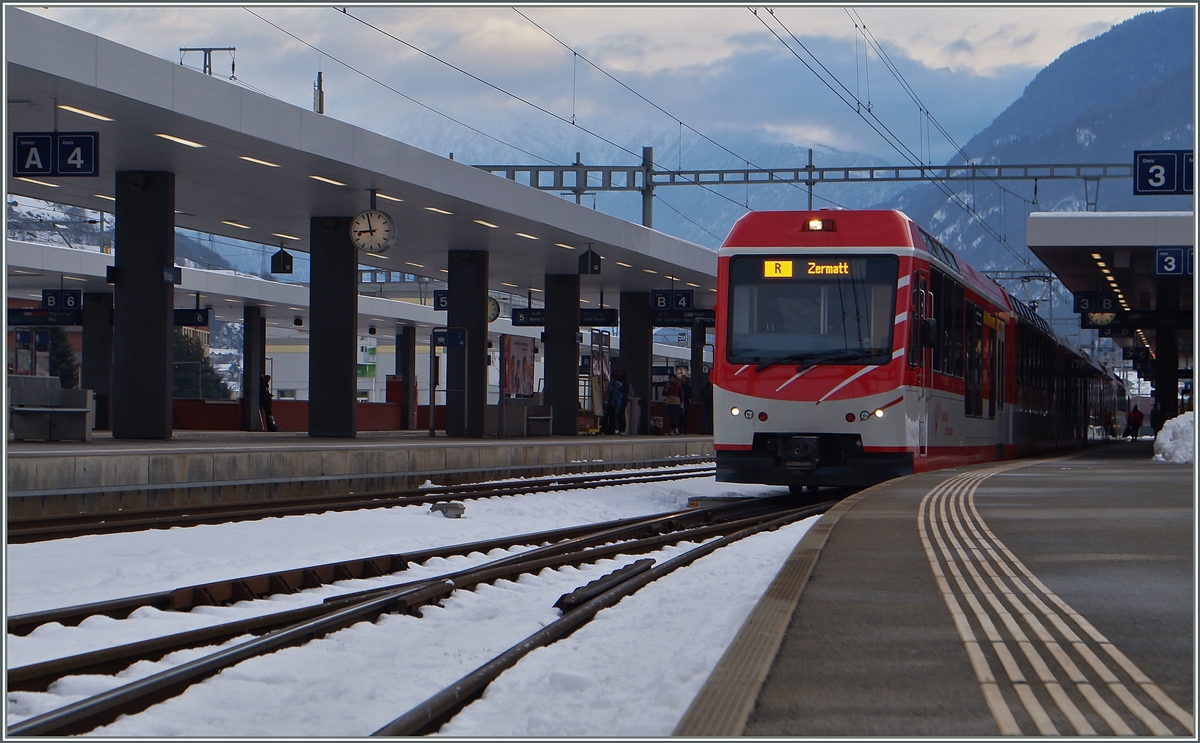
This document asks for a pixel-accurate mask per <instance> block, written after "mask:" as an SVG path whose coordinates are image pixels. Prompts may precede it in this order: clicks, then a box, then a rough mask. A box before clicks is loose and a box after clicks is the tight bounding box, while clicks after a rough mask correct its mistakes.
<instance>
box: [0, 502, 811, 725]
mask: <svg viewBox="0 0 1200 743" xmlns="http://www.w3.org/2000/svg"><path fill="white" fill-rule="evenodd" d="M730 492H736V493H745V494H766V493H775V492H783V491H782V489H780V488H771V487H766V486H755V485H737V486H731V485H729V484H726V483H716V482H714V481H713V480H712V478H704V479H696V480H686V481H679V482H675V483H653V484H645V485H633V486H623V487H613V488H603V489H595V490H579V491H567V492H562V493H549V494H540V495H525V496H513V497H505V498H497V499H489V500H482V501H468V502H467V504H466V505H467V512H466V515H465V516H464V517H463V518H461V519H446V518H444V517H442V516H441V515H440V514H431V513H429V512H428V507H426V506H409V507H403V508H400V507H397V508H384V509H375V510H371V511H359V512H347V513H329V514H322V515H313V516H288V517H284V518H276V519H266V520H262V521H255V522H245V523H241V524H228V525H220V526H198V527H191V528H186V529H184V528H176V529H170V530H164V531H152V532H138V533H133V534H114V535H103V536H93V537H78V538H75V539H67V540H58V541H55V542H46V543H40V544H28V545H10V546H9V547H8V559H7V561H6V572H7V601H8V607H7V609H8V613H9V614H19V613H25V612H29V611H35V610H39V609H45V608H53V607H57V606H63V605H68V604H77V603H84V602H90V601H98V600H103V599H112V598H119V597H124V596H129V595H134V594H138V593H148V592H151V591H157V590H163V589H168V588H175V587H179V586H183V585H191V584H195V583H202V582H208V581H213V580H219V579H223V578H231V577H236V576H241V575H247V574H251V573H261V572H267V571H269V570H273V569H281V568H291V567H296V566H297V565H300V564H316V563H321V562H329V561H333V560H338V559H347V558H351V557H356V556H364V555H373V554H385V553H389V552H404V551H412V550H416V549H424V548H428V547H433V546H439V545H446V544H451V543H462V542H471V541H477V540H480V539H486V538H489V537H495V536H501V535H503V534H512V533H520V532H533V531H542V530H546V529H553V528H558V527H562V526H568V525H572V524H578V523H586V522H593V521H602V520H608V519H617V518H624V517H628V516H635V515H640V514H650V513H658V512H662V511H667V510H672V509H675V508H679V507H682V506H684V505H686V503H687V500H688V498H689V497H690V496H693V495H718V494H724V493H730ZM813 521H814V519H809V520H807V521H805V522H802V523H798V524H793V525H790V526H788V527H785V528H784V529H781V530H779V531H777V532H770V533H764V534H760V535H756V536H754V537H751V538H749V539H746V540H743V541H742V542H739V543H737V544H736V545H733V546H732V547H730V548H727V549H723V550H719V551H718V552H716V553H714V554H712V555H709V556H707V557H704V558H702V559H701V560H699V561H697V562H696V563H694V564H692V565H690V566H688V567H686V568H683V569H681V570H678V571H676V572H675V573H672V574H671V575H669V576H667V577H665V578H663V579H661V580H660V581H657V582H656V583H654V584H652V585H651V586H648V587H647V588H644V589H642V591H641V592H639V593H638V594H635V595H634V596H630V597H628V598H626V599H625V600H623V601H622V602H621V603H620V604H618V605H617V606H615V607H612V608H609V609H606V610H605V611H603V612H601V613H600V614H599V615H598V616H597V618H596V619H595V620H594V621H593V622H592V623H591V624H590V625H588V626H585V627H584V628H582V629H580V630H578V631H577V632H575V633H574V634H572V635H571V636H570V637H568V638H566V639H565V640H562V641H560V642H559V643H557V644H555V645H552V646H550V647H547V648H542V649H540V650H537V651H535V652H534V653H532V654H531V655H530V656H528V657H527V658H526V659H524V660H523V661H522V662H521V663H519V664H518V665H517V666H516V667H515V668H513V669H511V670H510V671H508V672H507V673H505V674H504V675H503V676H501V677H500V678H499V679H498V680H497V681H496V682H494V683H493V685H492V687H491V688H490V689H489V690H488V691H487V692H486V693H485V695H484V696H483V698H481V699H480V700H478V701H476V702H475V703H474V704H473V705H471V706H470V707H469V708H468V709H467V710H465V711H464V712H463V713H462V714H461V715H460V716H459V717H458V718H456V719H455V720H454V721H453V722H452V723H451V725H450V726H448V727H447V728H446V729H445V732H446V733H447V734H452V735H520V736H539V735H668V734H670V732H671V730H672V729H673V728H674V726H675V724H676V723H677V722H678V720H679V719H680V717H682V715H683V713H684V712H685V711H686V709H687V706H688V704H690V702H691V699H692V698H693V697H694V696H695V694H696V692H697V691H698V690H699V688H700V686H702V685H703V683H704V681H705V680H706V679H707V677H708V674H709V673H710V672H711V671H712V668H713V667H714V666H715V664H716V662H717V661H718V660H719V659H720V657H721V654H722V653H723V652H724V649H725V647H727V645H728V644H729V642H730V641H731V640H732V638H733V636H734V635H735V634H736V633H737V630H738V629H739V628H740V626H741V623H742V622H743V621H744V620H745V617H746V616H747V615H748V614H749V612H750V610H751V609H752V608H753V606H754V604H755V602H756V601H757V600H758V598H759V597H760V596H761V595H762V593H763V591H764V590H765V589H766V586H767V585H768V584H769V583H770V581H771V579H772V578H773V577H774V575H775V573H776V572H777V571H778V569H779V567H780V566H781V565H782V563H783V560H784V559H786V557H787V555H788V554H789V553H790V552H791V550H792V548H793V547H794V546H795V544H796V543H797V542H798V541H799V540H800V537H801V536H803V534H804V532H805V531H807V529H808V527H809V526H810V525H811V523H813ZM686 547H687V545H680V546H675V547H670V548H667V549H664V550H662V551H661V552H658V553H652V554H650V555H647V556H649V557H653V558H655V559H656V560H657V561H659V562H661V561H663V560H665V559H668V558H669V557H671V556H672V555H674V554H678V553H679V552H680V551H682V550H683V549H685V548H686ZM507 554H509V552H508V551H504V550H493V551H492V553H491V554H489V555H486V556H484V555H478V554H476V555H471V556H469V557H458V558H451V559H447V560H437V561H430V562H429V563H426V564H425V565H422V566H413V567H412V568H411V569H410V570H408V571H405V572H404V573H400V574H398V575H395V576H390V577H385V578H376V579H370V580H365V581H347V582H344V583H339V584H337V585H336V586H325V587H322V588H320V589H315V590H313V591H304V592H302V593H300V594H296V595H293V596H276V597H272V598H270V599H264V600H260V601H253V602H241V603H239V604H236V605H234V606H230V607H205V608H198V609H196V610H194V611H192V612H189V613H186V614H174V613H171V612H161V611H158V610H154V609H141V610H139V611H138V612H135V615H134V616H133V617H131V619H130V620H122V621H118V620H112V619H108V618H103V617H101V618H95V619H92V620H89V621H88V622H85V623H84V624H83V625H81V626H80V627H62V626H61V625H57V624H54V625H48V626H45V627H42V628H39V629H38V630H36V631H35V632H34V633H32V634H31V635H30V636H28V637H24V638H21V637H15V636H11V635H10V636H8V638H7V644H8V647H7V651H8V652H6V658H7V661H6V662H7V665H8V667H10V668H12V667H17V666H20V665H25V664H27V663H31V662H36V661H37V660H44V659H47V658H52V657H61V656H66V655H71V654H74V653H77V652H84V651H85V650H88V649H92V648H94V647H99V646H101V645H104V644H115V643H116V642H128V641H132V640H133V639H141V638H142V637H149V636H158V635H163V634H170V633H173V632H178V631H183V630H185V629H191V628H194V627H198V626H205V625H208V624H215V623H218V622H225V621H229V620H231V619H234V618H240V617H243V616H251V615H255V614H261V613H265V612H269V611H278V610H281V609H285V608H293V607H296V606H303V605H309V604H312V603H316V602H318V601H320V600H322V599H324V598H326V597H327V596H329V595H333V594H335V593H341V592H344V591H347V590H358V589H360V588H364V587H370V586H374V585H383V584H386V583H394V582H399V581H407V580H415V579H419V578H422V577H427V576H429V575H434V574H439V573H444V572H448V571H450V570H455V569H461V568H462V567H466V566H468V565H474V564H479V563H481V562H486V561H490V560H494V559H499V558H500V557H503V556H505V555H507ZM641 557H643V555H636V556H629V557H622V558H619V559H616V560H605V561H602V562H600V563H597V564H596V565H584V566H580V567H579V568H564V569H562V570H558V571H552V570H544V571H542V572H541V573H540V574H539V575H537V576H523V577H521V578H520V579H518V580H517V581H515V582H507V581H506V582H501V583H500V584H498V585H495V586H489V585H485V586H480V587H479V588H477V589H476V590H474V591H458V592H456V593H455V594H453V595H452V596H451V597H450V598H449V599H447V600H446V601H444V602H443V604H442V605H441V606H431V607H426V608H424V609H423V610H422V615H423V618H420V619H418V618H416V617H411V616H406V615H386V616H384V617H382V618H380V619H379V620H378V621H377V622H375V623H368V622H364V623H359V624H357V625H354V626H353V627H350V628H348V629H345V630H342V631H341V632H337V633H335V634H332V635H330V636H328V637H326V638H324V639H322V640H319V641H317V642H314V643H311V644H309V645H307V646H305V647H297V648H288V649H284V650H280V651H278V652H275V653H272V654H270V655H267V656H263V657H260V658H255V659H252V660H250V661H246V662H243V663H242V664H239V665H238V666H236V667H234V668H230V669H227V670H226V671H224V672H222V673H221V674H218V675H217V676H216V677H213V678H210V679H208V680H207V681H205V682H203V683H202V684H199V685H198V686H195V687H193V688H191V689H190V690H188V691H187V692H186V693H184V694H183V695H181V696H179V697H176V698H175V699H172V700H168V701H167V702H164V703H163V704H160V705H157V706H155V707H153V708H151V709H150V710H148V711H146V712H144V713H142V714H140V715H136V716H133V717H123V718H120V719H118V720H117V721H115V722H114V723H113V724H111V725H109V726H107V727H105V728H102V729H101V730H99V731H97V734H107V735H118V736H155V737H158V736H168V735H170V736H179V735H187V736H197V735H198V736H219V735H223V736H228V735H238V736H256V735H257V736H268V735H269V736H281V735H282V736H305V737H309V736H361V735H368V734H370V733H371V732H373V731H374V730H376V729H378V728H379V727H382V726H383V725H385V724H386V723H388V722H389V721H391V720H392V719H394V718H395V717H397V716H399V715H400V714H402V713H403V712H405V711H407V710H408V709H409V708H411V707H413V706H415V705H416V704H418V703H420V702H422V701H424V700H425V699H426V698H428V697H429V696H430V695H432V694H433V693H435V692H436V691H438V690H439V689H441V688H442V687H443V686H446V685H448V684H449V683H451V682H453V681H454V680H456V679H458V678H460V677H461V676H463V675H466V674H467V673H469V672H470V671H472V670H474V669H475V668H476V667H477V666H479V665H481V664H482V663H483V662H486V661H487V660H489V659H490V658H491V657H493V656H494V655H496V654H498V653H499V652H501V651H503V650H504V649H506V648H508V647H509V646H511V645H513V644H515V643H516V642H518V641H520V640H521V639H524V638H525V637H527V636H528V635H531V634H533V633H534V632H536V631H537V630H538V629H540V628H541V627H543V626H545V625H546V624H548V623H550V622H552V621H554V620H555V619H556V618H557V617H558V616H559V612H558V610H556V609H554V608H553V604H554V602H555V601H556V600H557V599H558V597H559V596H560V595H562V594H563V593H567V592H569V591H571V590H574V589H575V588H577V587H579V586H581V585H583V584H585V583H587V582H588V581H591V580H593V579H595V578H597V577H600V576H601V575H604V574H606V573H608V572H611V571H612V570H614V569H616V568H617V567H619V566H620V565H622V564H627V563H628V562H632V561H633V560H635V559H640V558H641ZM113 638H119V639H113ZM245 639H246V638H240V639H238V640H234V641H231V643H229V644H236V643H238V642H242V641H244V640H245ZM204 652H206V651H194V650H193V651H182V652H179V653H175V654H173V655H172V656H168V657H167V658H164V659H162V660H161V661H158V662H157V663H150V662H141V663H138V664H136V665H135V666H133V667H131V668H129V669H127V670H126V671H124V672H123V673H122V674H121V677H120V678H118V679H112V678H110V677H102V676H79V677H72V678H68V679H64V680H62V681H61V682H59V683H58V684H56V685H55V686H54V687H53V688H52V689H51V690H50V691H49V692H47V693H29V692H10V693H9V694H8V724H10V725H11V724H13V723H15V722H19V721H20V720H22V719H26V718H28V717H31V716H33V715H36V714H41V713H43V712H46V711H49V710H51V709H55V708H58V707H61V706H63V705H65V704H69V703H71V702H73V701H76V700H78V699H81V698H83V697H85V696H88V695H91V694H95V693H98V692H100V691H103V690H105V689H110V688H116V687H118V686H120V685H122V684H125V683H129V682H130V681H133V680H135V679H138V678H143V677H145V676H148V675H151V674H153V673H157V672H159V671H161V670H164V669H166V668H169V667H172V666H174V665H178V664H180V663H183V662H186V661H188V660H191V659H193V658H195V657H197V656H198V655H200V654H202V653H204ZM214 709H219V710H221V714H219V715H214V714H213V710H214Z"/></svg>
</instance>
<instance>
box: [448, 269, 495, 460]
mask: <svg viewBox="0 0 1200 743" xmlns="http://www.w3.org/2000/svg"><path fill="white" fill-rule="evenodd" d="M447 270H448V271H449V275H448V283H449V287H448V288H449V291H450V307H449V308H448V309H447V311H446V325H447V326H448V327H452V328H466V330H467V347H466V348H453V347H452V348H449V349H447V351H446V435H447V436H458V437H465V438H470V439H481V438H483V420H484V411H485V406H486V405H487V325H488V323H487V298H488V292H487V283H488V254H487V252H486V251H483V250H451V251H450V255H449V261H448V264H447ZM464 371H465V375H466V382H465V385H466V386H465V389H464V382H463V377H464Z"/></svg>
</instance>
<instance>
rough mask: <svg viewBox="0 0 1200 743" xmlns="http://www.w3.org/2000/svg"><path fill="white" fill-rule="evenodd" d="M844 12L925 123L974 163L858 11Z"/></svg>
mask: <svg viewBox="0 0 1200 743" xmlns="http://www.w3.org/2000/svg"><path fill="white" fill-rule="evenodd" d="M844 10H846V15H850V13H851V11H853V13H854V15H853V16H852V17H851V20H852V21H855V23H854V27H855V29H858V28H859V27H860V24H861V27H862V33H863V40H864V43H866V44H869V45H870V46H871V48H873V49H874V50H875V53H876V54H878V55H879V59H880V60H881V61H882V62H883V64H884V66H885V67H886V68H887V69H888V71H889V72H891V73H892V77H894V78H896V82H898V83H900V86H901V87H902V88H903V89H904V91H905V93H907V94H908V97H909V98H910V99H912V101H913V103H915V104H917V108H918V110H920V111H922V112H923V113H924V115H925V119H926V121H927V122H928V123H930V124H932V125H933V126H935V127H937V130H938V132H939V133H940V134H941V135H942V136H943V137H944V138H945V139H946V141H947V142H949V143H950V145H951V146H953V147H954V150H955V152H957V153H958V155H959V156H960V157H961V158H962V159H963V161H964V162H965V163H968V164H969V163H973V162H975V161H974V158H971V157H969V156H968V155H967V153H966V152H965V151H964V150H963V148H962V146H961V145H959V144H958V142H956V141H955V140H954V137H953V136H952V135H951V134H950V132H948V131H946V129H945V127H943V126H942V124H941V122H939V121H938V120H937V117H935V116H934V115H933V113H932V112H931V111H930V110H929V108H928V107H927V106H926V105H925V103H924V101H922V100H921V98H920V96H919V95H917V91H916V90H915V89H913V87H912V85H910V84H909V82H908V80H907V79H905V77H904V74H903V73H902V72H900V69H899V68H898V67H897V66H896V64H895V63H894V62H892V58H891V57H890V56H888V53H887V51H886V50H884V48H883V45H882V44H880V43H879V42H878V40H876V39H875V36H874V34H871V32H870V30H869V29H868V28H867V24H866V22H864V21H863V20H862V16H860V15H859V14H858V11H857V10H853V9H852V8H851V9H848V10H847V9H844ZM855 38H856V39H857V34H856V36H855ZM929 133H930V132H929V129H928V128H926V137H928V136H929ZM925 151H926V152H927V153H929V154H930V158H931V160H932V152H931V150H930V148H929V147H926V148H925ZM984 178H987V179H988V180H991V181H992V182H993V183H995V184H996V186H997V187H998V188H1001V189H1003V190H1004V191H1005V192H1007V193H1008V195H1010V196H1012V197H1014V198H1018V199H1023V197H1022V196H1021V195H1020V194H1017V193H1014V192H1013V191H1010V190H1009V189H1007V188H1005V187H1004V185H1003V184H1001V183H1000V181H997V180H995V179H993V178H992V177H991V176H989V175H987V174H984ZM1023 200H1026V201H1027V199H1023Z"/></svg>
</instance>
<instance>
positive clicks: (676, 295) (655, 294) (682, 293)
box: [650, 289, 692, 310]
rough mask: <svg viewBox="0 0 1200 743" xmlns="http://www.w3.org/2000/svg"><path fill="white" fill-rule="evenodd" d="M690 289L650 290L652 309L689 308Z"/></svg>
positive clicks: (690, 303) (690, 301)
mask: <svg viewBox="0 0 1200 743" xmlns="http://www.w3.org/2000/svg"><path fill="white" fill-rule="evenodd" d="M691 308H692V290H691V289H683V290H672V289H653V290H651V291H650V309H652V310H690V309H691Z"/></svg>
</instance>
